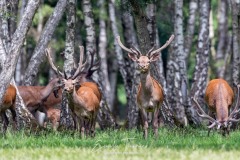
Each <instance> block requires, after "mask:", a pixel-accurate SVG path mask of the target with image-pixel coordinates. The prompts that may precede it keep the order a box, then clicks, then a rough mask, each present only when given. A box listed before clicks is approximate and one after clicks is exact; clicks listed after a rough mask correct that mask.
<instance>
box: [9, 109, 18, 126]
mask: <svg viewBox="0 0 240 160" xmlns="http://www.w3.org/2000/svg"><path fill="white" fill-rule="evenodd" d="M10 111H11V113H12V118H13V128H14V129H15V130H17V115H16V110H15V107H11V108H10Z"/></svg>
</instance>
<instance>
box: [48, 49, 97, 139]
mask: <svg viewBox="0 0 240 160" xmlns="http://www.w3.org/2000/svg"><path fill="white" fill-rule="evenodd" d="M83 55H84V48H83V46H80V60H79V65H78V68H77V70H76V72H75V73H74V75H73V76H71V77H70V78H68V79H67V78H66V77H63V76H62V79H63V81H62V83H63V86H64V87H63V92H66V93H67V98H68V102H69V106H70V109H71V110H72V113H73V118H74V121H75V126H78V125H80V128H81V129H80V132H81V136H82V137H84V136H85V134H86V135H90V136H94V134H95V124H96V117H97V113H98V110H99V105H100V101H101V93H100V90H99V88H98V86H97V84H96V83H94V82H88V81H87V79H86V77H88V76H89V75H91V74H92V73H93V72H94V70H93V69H90V68H92V62H93V60H91V65H90V68H89V69H88V72H87V73H86V71H84V70H85V66H86V62H85V63H84V64H83ZM91 56H92V59H93V54H91ZM47 57H48V61H49V63H50V65H51V67H52V69H53V70H54V71H55V72H57V73H61V72H60V71H59V70H58V69H57V68H56V67H55V65H54V64H53V62H52V58H51V55H50V53H49V52H47ZM76 128H78V127H76Z"/></svg>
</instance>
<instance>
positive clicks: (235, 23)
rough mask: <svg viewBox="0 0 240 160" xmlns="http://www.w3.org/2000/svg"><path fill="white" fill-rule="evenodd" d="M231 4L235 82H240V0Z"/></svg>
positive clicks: (233, 76)
mask: <svg viewBox="0 0 240 160" xmlns="http://www.w3.org/2000/svg"><path fill="white" fill-rule="evenodd" d="M231 6H232V33H233V35H232V36H233V37H232V38H233V64H232V66H233V75H232V79H233V83H235V84H238V83H239V65H240V59H239V39H240V36H239V33H240V29H239V28H240V27H239V26H240V24H239V15H240V13H239V8H240V2H239V1H238V0H231Z"/></svg>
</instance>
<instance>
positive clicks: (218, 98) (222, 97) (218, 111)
mask: <svg viewBox="0 0 240 160" xmlns="http://www.w3.org/2000/svg"><path fill="white" fill-rule="evenodd" d="M237 90H238V91H237V102H236V105H235V108H234V109H233V111H232V112H231V114H230V115H229V111H230V108H231V105H232V104H233V99H234V93H233V90H232V88H231V87H230V86H229V84H228V83H227V82H226V81H225V80H223V79H213V80H211V81H210V82H209V83H208V85H207V89H206V93H205V101H206V102H207V104H208V107H209V110H208V113H209V115H208V114H206V113H205V112H204V111H203V109H202V108H201V107H200V105H199V103H198V102H197V100H196V98H195V97H194V98H193V101H194V102H195V103H196V106H197V108H198V110H199V111H200V113H199V112H197V113H198V115H199V116H200V117H202V118H206V119H208V120H209V122H210V125H209V126H208V128H209V130H208V135H209V133H210V130H211V129H212V128H213V127H215V126H216V127H217V129H218V130H219V129H220V131H221V132H222V135H224V136H225V135H226V134H229V131H230V126H231V123H232V122H238V121H239V120H240V119H235V118H234V117H235V115H237V114H238V113H239V110H238V96H239V86H237ZM213 117H216V119H214V118H213Z"/></svg>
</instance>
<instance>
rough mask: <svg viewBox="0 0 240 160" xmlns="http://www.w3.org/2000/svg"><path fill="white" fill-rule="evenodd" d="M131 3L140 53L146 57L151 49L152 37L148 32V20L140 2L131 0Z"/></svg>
mask: <svg viewBox="0 0 240 160" xmlns="http://www.w3.org/2000/svg"><path fill="white" fill-rule="evenodd" d="M129 3H130V4H131V7H132V11H133V17H134V22H135V26H136V30H137V37H138V41H139V47H140V51H141V52H142V54H143V55H145V54H146V53H147V52H148V51H149V50H150V48H151V41H150V36H149V33H148V30H147V18H146V15H145V13H144V11H143V9H142V8H141V7H140V6H139V4H138V1H136V0H129Z"/></svg>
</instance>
